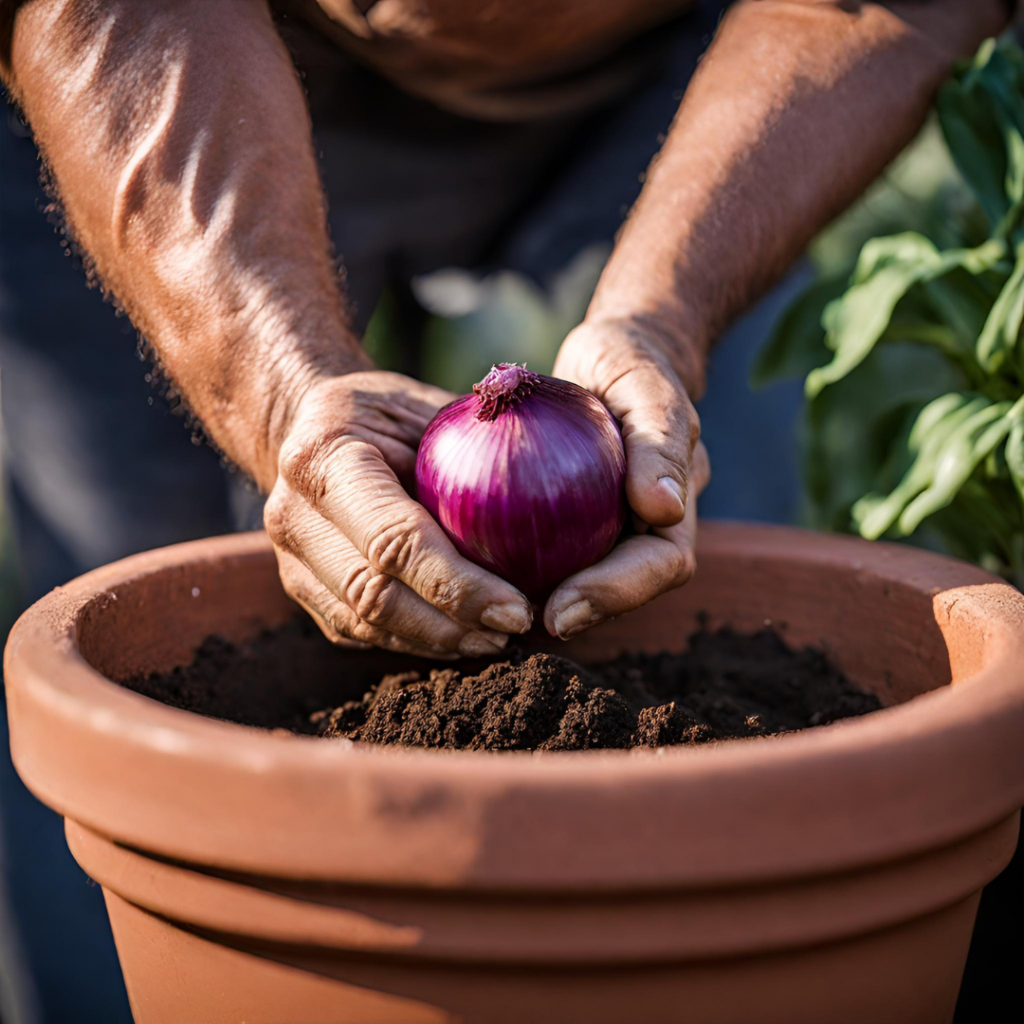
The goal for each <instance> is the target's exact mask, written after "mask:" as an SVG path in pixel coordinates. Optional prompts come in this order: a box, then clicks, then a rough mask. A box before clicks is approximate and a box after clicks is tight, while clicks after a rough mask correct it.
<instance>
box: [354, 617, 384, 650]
mask: <svg viewBox="0 0 1024 1024" xmlns="http://www.w3.org/2000/svg"><path fill="white" fill-rule="evenodd" d="M348 636H349V637H350V638H351V639H353V640H357V641H358V642H359V643H362V644H374V645H375V646H377V647H380V646H382V642H383V640H384V639H385V634H383V633H382V632H381V630H380V629H378V628H377V627H376V626H373V625H371V624H370V623H369V622H364V621H363V620H362V619H358V620H357V621H355V622H353V623H352V624H351V625H350V626H349V627H348Z"/></svg>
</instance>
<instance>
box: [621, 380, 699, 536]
mask: <svg viewBox="0 0 1024 1024" xmlns="http://www.w3.org/2000/svg"><path fill="white" fill-rule="evenodd" d="M603 398H604V402H605V404H606V405H607V406H608V408H609V409H610V410H611V412H612V414H613V415H615V416H616V417H618V419H619V422H620V423H621V425H622V441H623V444H624V445H625V448H626V497H627V499H628V500H629V505H630V508H631V509H633V511H634V512H636V514H637V515H639V516H640V518H641V519H643V520H644V522H646V523H649V524H650V525H651V526H662V527H665V526H673V525H675V524H676V523H679V522H681V521H682V519H683V516H684V515H685V512H686V505H687V501H688V498H689V491H690V484H691V473H692V455H693V449H694V445H696V443H697V439H698V438H699V437H700V420H699V419H698V417H697V412H696V410H695V409H694V408H693V405H692V404H691V402H690V400H689V398H688V397H687V396H686V393H685V392H684V391H683V389H682V387H681V385H680V384H679V383H678V382H677V381H676V380H674V379H673V378H672V377H671V376H670V375H669V374H668V373H667V371H665V370H663V369H661V368H660V367H658V366H656V365H653V364H641V365H639V366H636V367H634V368H633V369H631V370H629V371H628V372H627V373H625V374H623V375H622V376H621V377H620V378H618V379H617V380H616V381H615V382H614V383H613V384H612V385H611V386H610V387H609V388H607V390H606V391H605V392H604V395H603Z"/></svg>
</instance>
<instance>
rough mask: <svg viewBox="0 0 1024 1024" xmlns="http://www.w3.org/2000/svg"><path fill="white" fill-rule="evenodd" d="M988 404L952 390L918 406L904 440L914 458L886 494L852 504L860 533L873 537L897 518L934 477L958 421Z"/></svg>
mask: <svg viewBox="0 0 1024 1024" xmlns="http://www.w3.org/2000/svg"><path fill="white" fill-rule="evenodd" d="M988 407H989V403H988V402H987V401H986V399H984V398H982V397H981V396H980V395H971V394H957V393H952V394H948V395H943V396H942V397H941V398H936V399H935V400H934V401H933V402H930V403H929V404H928V405H926V406H925V407H924V409H922V410H921V413H920V414H919V415H918V417H917V420H916V422H915V423H914V426H913V428H912V429H911V431H910V438H909V440H908V442H907V448H908V450H909V451H910V452H911V454H913V455H914V456H915V458H914V462H913V463H912V465H911V467H910V469H909V470H907V473H906V475H905V476H904V477H903V479H902V480H901V481H900V482H899V483H898V484H897V485H896V487H895V488H894V489H893V490H892V492H891V493H890V494H889V495H888V496H887V497H885V498H881V499H880V498H878V496H877V495H869V499H870V500H869V501H866V502H863V503H862V502H860V501H859V502H857V504H855V505H854V506H853V510H852V515H853V521H854V524H855V525H856V527H857V529H858V531H859V532H860V534H861V536H863V537H867V538H868V540H875V539H877V538H878V537H881V536H882V534H883V533H885V532H886V530H888V529H889V528H890V527H891V526H892V525H893V523H895V522H896V521H897V519H899V517H900V515H901V513H902V512H903V511H904V509H905V508H906V507H907V505H908V504H909V503H910V502H911V501H912V500H913V499H914V498H915V497H916V496H917V495H918V494H920V493H921V492H922V491H923V490H925V488H927V487H928V486H929V485H930V484H931V483H932V481H933V480H934V476H935V471H936V465H937V463H938V460H939V457H940V454H941V452H942V446H943V445H944V444H945V442H946V440H947V439H948V438H949V437H950V435H952V434H953V433H954V431H956V430H957V429H958V428H959V427H960V426H961V424H963V423H964V422H965V421H968V420H970V418H971V417H972V416H974V415H976V414H978V413H979V412H983V411H984V410H985V409H986V408H988Z"/></svg>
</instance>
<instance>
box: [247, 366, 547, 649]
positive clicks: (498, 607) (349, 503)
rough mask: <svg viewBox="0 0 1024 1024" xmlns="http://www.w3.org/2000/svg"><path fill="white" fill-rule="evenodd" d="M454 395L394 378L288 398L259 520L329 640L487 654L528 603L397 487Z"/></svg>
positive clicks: (518, 626) (325, 385)
mask: <svg viewBox="0 0 1024 1024" xmlns="http://www.w3.org/2000/svg"><path fill="white" fill-rule="evenodd" d="M453 398H454V396H453V395H451V394H450V393H448V392H447V391H443V390H442V389H440V388H436V387H433V386H431V385H429V384H422V383H420V382H419V381H415V380H412V379H411V378H409V377H403V376H401V375H400V374H397V373H385V372H382V371H376V370H374V371H368V372H360V373H350V374H346V375H343V376H338V377H327V378H321V379H320V380H318V381H317V382H316V383H314V384H313V385H312V386H311V387H310V388H309V390H308V391H306V392H305V394H304V395H303V396H302V398H301V399H300V400H299V403H298V406H297V408H296V411H295V414H294V415H293V416H292V419H291V423H290V426H289V429H288V431H287V434H286V436H285V440H284V442H283V443H282V445H281V448H280V452H279V455H278V475H277V481H276V483H275V484H274V487H273V490H272V491H271V492H270V497H269V498H268V499H267V505H266V510H265V512H264V522H265V524H266V528H267V533H268V534H269V535H270V539H271V541H272V542H273V545H274V551H275V553H276V555H277V562H278V568H279V570H280V573H281V581H282V583H283V584H284V587H285V590H286V591H287V592H288V594H289V595H290V596H291V597H292V598H293V599H294V600H295V601H297V602H298V603H299V604H300V605H301V606H302V607H303V608H305V609H306V611H308V612H309V614H310V615H311V616H312V617H313V619H314V620H315V621H316V623H317V624H318V625H319V627H320V629H321V630H322V631H323V632H324V634H325V635H326V636H327V637H328V639H330V640H332V641H333V642H335V643H338V644H341V645H344V646H353V647H363V648H366V647H371V646H377V647H384V648H387V649H388V650H392V651H403V652H406V653H409V654H418V655H424V656H427V657H433V658H439V657H440V658H443V657H454V656H457V655H459V654H462V655H468V656H481V655H486V654H495V653H497V652H498V651H500V650H501V649H502V648H503V647H504V646H505V643H506V642H507V640H508V634H509V633H523V632H526V630H527V629H529V627H530V624H531V622H532V618H533V613H532V609H531V608H530V604H529V602H528V601H527V600H526V598H525V597H523V595H522V594H520V593H519V591H518V590H516V588H515V587H513V586H512V585H511V584H509V583H506V582H505V581H504V580H501V579H499V578H498V577H497V576H494V575H493V574H491V573H489V572H487V571H486V570H484V569H481V568H480V567H479V566H477V565H474V564H473V563H472V562H469V561H467V560H466V559H465V558H463V557H462V556H461V555H460V554H459V553H458V552H457V551H456V550H455V547H454V546H453V545H452V543H451V541H450V540H449V539H448V538H447V536H445V534H444V531H443V530H442V529H441V527H440V526H438V525H437V523H436V522H435V521H434V519H433V518H432V517H431V516H430V514H429V513H428V512H427V511H426V509H424V508H423V507H422V506H421V505H419V504H417V503H416V502H415V501H414V500H413V499H412V498H410V497H409V495H408V493H407V492H406V491H405V489H404V488H403V486H402V484H401V483H400V482H399V480H400V479H401V480H405V481H406V482H410V483H411V481H412V479H413V471H414V467H415V462H416V449H417V447H418V445H419V441H420V437H421V436H422V434H423V431H424V430H425V429H426V426H427V424H428V423H429V422H430V420H431V419H432V418H433V416H434V414H435V413H436V412H437V410H438V409H439V408H441V406H443V405H446V404H447V403H448V402H450V401H451V400H452V399H453Z"/></svg>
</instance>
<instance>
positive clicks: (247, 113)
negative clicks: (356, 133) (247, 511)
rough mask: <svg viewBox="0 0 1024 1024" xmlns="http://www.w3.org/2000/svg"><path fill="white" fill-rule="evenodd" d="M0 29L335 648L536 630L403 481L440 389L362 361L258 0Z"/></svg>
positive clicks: (294, 102) (91, 235)
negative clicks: (251, 483) (255, 485)
mask: <svg viewBox="0 0 1024 1024" xmlns="http://www.w3.org/2000/svg"><path fill="white" fill-rule="evenodd" d="M5 24H6V25H7V26H8V27H11V26H12V27H13V30H12V31H11V32H10V59H9V64H8V66H7V68H6V77H7V80H8V83H9V85H10V87H11V88H12V90H13V92H14V95H15V96H16V97H17V100H18V102H19V103H20V104H21V106H22V108H23V110H24V112H25V114H26V115H27V117H28V120H29V122H30V124H31V126H32V130H33V132H34V134H35V137H36V140H37V142H38V143H39V146H40V148H41V150H42V153H43V154H44V156H45V158H46V160H47V161H48V163H49V165H50V167H51V169H52V171H53V175H54V177H55V180H56V182H57V185H58V188H59V197H60V200H61V202H62V204H63V207H64V210H65V212H66V214H67V216H68V218H69V220H70V223H71V225H72V227H73V230H74V233H75V236H76V239H77V240H78V242H79V243H80V245H81V246H82V247H83V248H84V249H85V251H86V252H87V253H88V254H89V256H90V258H91V259H92V261H93V262H94V264H95V266H96V269H97V270H98V272H99V275H100V276H101V278H102V280H103V282H104V283H105V285H106V286H107V287H108V288H109V289H110V290H111V291H112V292H113V294H114V295H115V296H116V297H117V299H118V300H119V301H120V302H121V303H122V304H123V305H124V307H125V309H126V310H127V312H128V313H129V315H130V316H131V318H132V321H133V323H134V324H135V325H136V327H138V328H139V330H140V331H141V332H142V333H143V334H144V335H145V337H146V338H147V339H148V340H149V342H150V343H151V344H152V345H153V346H154V348H155V349H156V351H157V353H158V355H159V358H160V360H161V362H162V364H163V366H164V368H165V369H166V371H167V372H168V373H169V374H170V376H171V377H172V378H173V379H174V381H175V382H176V384H177V385H178V386H179V387H180V389H181V391H182V393H183V394H184V395H185V397H186V399H187V401H188V403H189V405H190V407H191V409H192V410H193V411H194V412H195V413H196V415H198V417H199V418H200V419H201V421H202V423H203V425H204V426H205V428H206V430H207V431H208V433H209V434H210V436H211V437H212V438H213V439H214V441H215V442H216V443H217V444H218V445H219V446H220V447H221V449H222V450H223V451H224V452H226V453H227V455H228V456H229V457H230V458H232V459H233V460H234V461H235V462H236V463H238V464H239V465H240V466H242V467H243V468H244V469H245V470H246V471H248V472H249V473H250V474H251V475H252V476H253V477H254V478H255V479H256V480H257V481H258V482H259V483H260V485H261V486H262V487H263V488H264V489H266V490H268V491H270V492H271V496H270V499H269V501H268V505H267V513H266V522H267V528H268V531H269V533H270V536H271V539H272V540H273V541H274V544H275V549H276V552H277V556H278V561H279V565H280V568H281V575H282V578H283V580H284V583H285V586H286V588H287V589H288V590H289V592H290V593H291V594H292V596H293V597H294V598H295V599H296V600H297V601H298V602H299V603H300V604H302V605H303V606H305V607H306V608H307V609H308V610H309V611H310V613H311V614H312V615H313V616H314V617H315V618H316V620H317V622H318V623H319V624H320V626H321V628H322V629H323V630H324V632H325V633H327V635H328V636H330V637H331V638H332V639H333V640H336V641H338V642H355V643H359V644H377V645H380V646H385V647H390V648H394V649H401V650H406V651H413V652H417V653H421V654H430V655H434V656H444V655H451V654H453V653H456V652H460V653H465V654H475V655H479V654H486V653H494V652H495V651H497V650H499V649H500V648H501V646H502V645H503V644H504V643H505V641H506V639H507V633H508V632H509V631H522V630H525V629H526V628H528V626H529V624H530V620H531V610H530V606H529V604H528V603H527V602H526V601H525V599H524V598H523V597H522V595H520V594H519V593H518V592H517V591H516V590H515V589H514V588H513V587H511V586H510V585H509V584H507V583H505V582H504V581H502V580H499V579H498V578H497V577H495V576H492V575H491V574H489V573H486V572H484V571H483V570H482V569H480V568H478V567H477V566H475V565H472V564H471V563H469V562H467V561H466V560H465V559H462V558H461V557H460V556H459V555H458V554H457V553H456V551H455V549H454V548H453V547H452V545H451V544H450V542H449V541H448V540H447V538H446V537H445V536H444V534H443V533H442V531H441V530H440V528H439V527H438V526H437V524H436V523H434V522H433V520H432V519H431V518H430V516H429V515H428V514H427V513H426V511H425V510H423V509H422V508H421V507H420V506H419V505H417V504H416V503H415V502H413V501H412V500H411V499H410V498H409V497H408V495H407V494H406V492H405V491H404V490H403V488H402V486H401V485H400V483H399V480H398V476H399V475H407V474H410V473H411V470H412V463H413V460H414V458H415V451H416V446H417V444H418V441H419V437H420V435H421V433H422V431H423V429H424V427H425V426H426V424H427V422H428V421H429V420H430V418H431V417H432V415H433V414H434V412H436V410H437V409H438V407H439V406H440V405H442V404H444V403H445V402H446V401H448V400H449V399H450V397H451V396H449V395H447V394H446V393H445V392H443V391H441V390H439V389H437V388H432V387H429V386H427V385H423V384H419V383H418V382H416V381H412V380H408V379H407V378H403V377H400V376H398V375H397V374H387V373H379V372H375V371H373V369H372V365H371V363H370V362H369V360H368V359H367V358H366V356H365V355H364V354H363V352H362V350H361V349H360V347H359V344H358V341H357V339H356V338H354V337H353V335H352V332H351V330H350V328H349V325H348V321H347V318H346V314H345V307H344V303H343V299H342V295H341V293H340V290H339V285H338V281H337V275H336V274H335V270H334V266H333V261H332V258H331V254H330V250H329V245H328V237H327V230H326V221H325V209H324V197H323V191H322V189H321V187H320V182H319V179H318V173H317V168H316V162H315V158H314V153H313V146H312V140H311V130H310V123H309V115H308V111H307V107H306V102H305V98H304V96H303V93H302V89H301V87H300V84H299V81H298V78H297V75H296V72H295V70H294V68H293V66H292V63H291V61H290V59H289V56H288V53H287V52H286V50H285V47H284V45H283V44H282V42H281V40H280V38H279V36H278V34H277V32H276V30H275V28H274V25H273V23H272V20H271V17H270V13H269V10H268V7H267V4H266V2H265V0H159V2H154V0H28V2H26V3H23V4H21V5H19V6H18V8H17V11H16V13H15V14H14V15H13V20H12V19H11V15H10V10H8V18H7V20H6V22H5ZM2 41H3V40H2V39H0V42H2ZM68 330H69V331H73V330H74V324H68Z"/></svg>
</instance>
